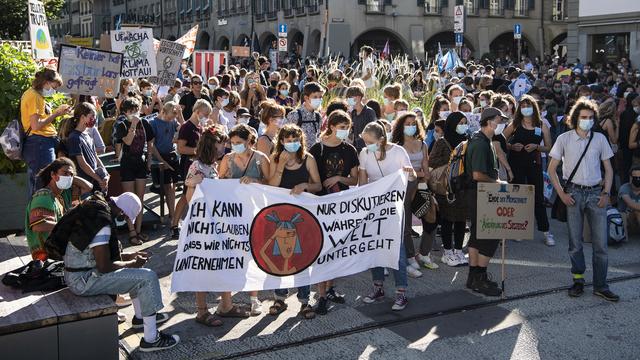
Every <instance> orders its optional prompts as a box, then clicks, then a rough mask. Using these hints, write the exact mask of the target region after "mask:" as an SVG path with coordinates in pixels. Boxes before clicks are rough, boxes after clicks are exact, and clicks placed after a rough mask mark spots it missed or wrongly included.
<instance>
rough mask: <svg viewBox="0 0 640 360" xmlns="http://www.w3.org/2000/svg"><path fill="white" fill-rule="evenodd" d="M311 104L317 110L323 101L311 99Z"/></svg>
mask: <svg viewBox="0 0 640 360" xmlns="http://www.w3.org/2000/svg"><path fill="white" fill-rule="evenodd" d="M310 103H311V107H312V108H314V109H317V108H319V107H320V105H322V99H311V101H310Z"/></svg>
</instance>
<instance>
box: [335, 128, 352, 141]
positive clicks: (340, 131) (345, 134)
mask: <svg viewBox="0 0 640 360" xmlns="http://www.w3.org/2000/svg"><path fill="white" fill-rule="evenodd" d="M336 137H337V138H338V139H340V140H345V139H346V138H348V137H349V130H345V129H338V130H336Z"/></svg>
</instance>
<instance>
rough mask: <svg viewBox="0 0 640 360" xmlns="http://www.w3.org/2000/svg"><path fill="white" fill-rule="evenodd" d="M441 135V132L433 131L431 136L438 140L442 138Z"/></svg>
mask: <svg viewBox="0 0 640 360" xmlns="http://www.w3.org/2000/svg"><path fill="white" fill-rule="evenodd" d="M442 136H443V135H442V134H440V133H434V134H433V138H434V139H436V140H440V139H442Z"/></svg>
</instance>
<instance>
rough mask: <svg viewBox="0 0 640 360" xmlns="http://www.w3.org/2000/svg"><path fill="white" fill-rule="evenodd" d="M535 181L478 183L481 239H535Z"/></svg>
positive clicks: (478, 231)
mask: <svg viewBox="0 0 640 360" xmlns="http://www.w3.org/2000/svg"><path fill="white" fill-rule="evenodd" d="M534 195H535V188H534V186H533V185H518V184H497V183H478V216H477V219H476V221H477V222H476V224H477V238H478V239H514V240H532V239H533V225H534V222H533V218H534V217H533V209H534V198H535V196H534Z"/></svg>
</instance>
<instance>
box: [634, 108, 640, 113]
mask: <svg viewBox="0 0 640 360" xmlns="http://www.w3.org/2000/svg"><path fill="white" fill-rule="evenodd" d="M633 111H635V112H636V114H640V106H634V107H633Z"/></svg>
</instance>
